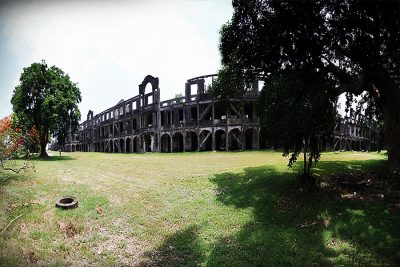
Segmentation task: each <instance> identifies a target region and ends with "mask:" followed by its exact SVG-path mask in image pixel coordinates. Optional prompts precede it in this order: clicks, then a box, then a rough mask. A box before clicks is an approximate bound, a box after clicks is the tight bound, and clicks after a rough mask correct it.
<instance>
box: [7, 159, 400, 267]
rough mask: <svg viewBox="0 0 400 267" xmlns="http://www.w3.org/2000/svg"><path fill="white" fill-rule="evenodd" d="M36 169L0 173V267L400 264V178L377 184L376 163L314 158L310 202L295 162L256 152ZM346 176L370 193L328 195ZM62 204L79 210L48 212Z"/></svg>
mask: <svg viewBox="0 0 400 267" xmlns="http://www.w3.org/2000/svg"><path fill="white" fill-rule="evenodd" d="M34 164H35V170H36V171H35V172H33V171H27V172H24V173H23V174H19V175H15V174H9V173H2V174H0V230H2V229H3V228H4V227H6V225H7V224H8V223H9V222H10V221H11V220H12V219H14V218H15V217H17V216H19V215H21V214H23V215H22V217H20V218H19V219H17V220H16V221H14V222H13V223H12V224H11V225H10V227H9V228H8V229H6V230H5V231H4V233H3V234H2V235H1V236H0V265H5V266H9V265H27V264H29V265H59V266H63V265H74V266H75V265H99V266H104V265H107V266H110V265H117V266H121V265H138V266H282V265H298V266H329V265H363V266H365V265H397V264H400V252H399V251H400V224H399V221H400V214H399V209H398V206H399V205H398V202H399V192H400V190H399V181H398V180H400V179H393V178H390V177H388V176H387V175H385V171H384V170H385V165H386V157H385V155H379V154H377V153H351V152H350V153H347V152H346V153H341V154H334V153H327V154H323V156H322V160H321V162H320V164H319V165H318V166H317V169H316V170H315V171H316V175H317V177H318V178H319V179H318V181H319V183H320V185H321V188H320V189H318V190H316V191H314V192H312V193H310V194H305V193H301V192H299V191H298V190H296V186H297V180H296V177H297V176H296V175H297V174H298V173H299V171H300V169H299V166H301V162H299V163H298V165H297V166H296V167H295V168H294V169H293V170H288V168H287V167H286V164H287V158H283V157H282V156H281V153H274V152H265V151H259V152H238V153H224V152H219V153H216V152H204V153H179V154H150V153H149V154H104V153H81V152H76V153H64V154H63V156H61V157H59V156H53V157H51V158H50V159H49V160H45V161H39V160H38V161H34ZM354 173H357V175H358V176H365V177H366V178H368V179H371V180H372V181H373V184H374V187H373V188H372V189H368V190H366V192H363V191H362V190H361V191H360V192H357V193H354V192H346V191H345V190H339V189H338V188H337V187H336V186H335V181H336V180H337V179H342V178H343V177H347V176H348V177H352V175H354ZM335 179H336V180H335ZM387 188H390V189H391V190H390V192H389V193H388V192H387ZM385 190H386V191H385ZM396 194H397V195H396ZM64 195H74V196H76V197H77V198H78V199H79V207H78V208H77V209H74V210H66V211H64V210H59V209H57V208H55V205H54V204H55V201H56V200H57V199H58V198H59V197H61V196H64Z"/></svg>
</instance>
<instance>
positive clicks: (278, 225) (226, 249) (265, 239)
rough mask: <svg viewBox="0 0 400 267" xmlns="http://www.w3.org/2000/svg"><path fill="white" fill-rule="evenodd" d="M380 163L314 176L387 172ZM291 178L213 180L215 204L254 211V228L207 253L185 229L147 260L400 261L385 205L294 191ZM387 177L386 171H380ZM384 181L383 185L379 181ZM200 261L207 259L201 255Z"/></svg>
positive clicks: (395, 226)
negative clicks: (215, 190)
mask: <svg viewBox="0 0 400 267" xmlns="http://www.w3.org/2000/svg"><path fill="white" fill-rule="evenodd" d="M385 165H386V161H385V160H373V161H330V162H329V161H328V162H320V164H319V165H318V169H317V170H316V172H317V173H320V174H338V173H342V174H343V173H346V172H349V171H357V170H364V171H371V172H377V173H378V174H379V173H380V172H381V171H384V170H385ZM295 173H296V172H294V173H293V172H289V171H287V172H281V171H278V170H277V169H276V168H275V167H274V166H260V167H252V168H246V169H244V171H243V172H242V173H222V174H217V175H215V176H214V177H212V178H211V181H212V182H213V183H215V184H216V186H217V194H216V201H218V202H220V203H222V204H224V205H227V206H233V207H234V208H237V209H245V208H251V209H252V210H253V218H252V220H251V222H248V223H246V224H243V225H242V226H240V227H239V229H238V230H237V231H236V232H235V233H234V234H231V235H228V236H223V237H220V238H219V239H217V240H216V242H213V243H212V244H211V245H209V246H208V247H207V248H206V247H205V246H201V242H200V241H199V238H198V234H197V232H199V231H201V228H200V229H194V228H188V229H186V230H183V231H179V232H177V233H176V234H174V235H172V236H170V237H169V238H167V240H166V241H165V242H164V243H163V244H162V245H161V246H160V247H159V248H157V249H156V250H154V251H151V252H149V253H148V254H147V256H148V257H149V258H150V259H151V261H150V262H149V263H154V264H150V265H154V266H155V265H159V266H173V265H174V266H178V265H179V266H196V265H200V264H201V265H205V266H333V265H361V266H371V265H396V264H399V263H400V262H399V260H400V253H399V251H400V227H399V223H398V222H399V221H400V215H399V212H398V211H397V212H395V213H392V212H389V210H388V206H387V203H385V201H380V202H379V201H375V202H372V201H369V202H368V201H362V200H350V199H340V198H338V197H337V196H333V195H332V194H330V193H329V192H324V191H323V189H318V190H317V192H314V193H311V194H302V193H298V192H297V190H296V187H297V178H296V177H297V176H296V174H295ZM383 173H385V172H383ZM382 179H387V177H386V176H385V175H382ZM204 255H205V256H204Z"/></svg>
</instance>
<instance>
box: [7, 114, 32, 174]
mask: <svg viewBox="0 0 400 267" xmlns="http://www.w3.org/2000/svg"><path fill="white" fill-rule="evenodd" d="M34 135H35V132H34V131H29V132H28V133H27V134H24V133H22V131H21V128H19V127H17V126H16V125H15V123H13V116H12V115H10V116H7V117H5V118H3V119H1V120H0V173H1V172H3V171H12V172H15V173H19V172H20V171H21V170H24V169H27V168H33V165H32V164H29V163H28V162H27V161H25V162H24V163H23V165H22V166H21V165H17V164H16V162H15V161H14V164H10V163H9V162H10V161H12V160H15V159H17V158H19V157H20V156H22V155H25V156H26V155H29V150H27V149H26V148H27V147H28V145H29V144H30V143H31V140H32V139H34V138H35V137H34Z"/></svg>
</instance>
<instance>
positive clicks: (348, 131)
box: [63, 74, 376, 153]
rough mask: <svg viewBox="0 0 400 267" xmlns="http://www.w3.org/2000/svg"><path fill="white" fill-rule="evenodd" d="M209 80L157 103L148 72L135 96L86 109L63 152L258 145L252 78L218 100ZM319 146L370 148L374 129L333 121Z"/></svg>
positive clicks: (154, 84)
mask: <svg viewBox="0 0 400 267" xmlns="http://www.w3.org/2000/svg"><path fill="white" fill-rule="evenodd" d="M214 78H216V75H215V74H212V75H205V76H200V77H196V78H192V79H189V80H187V82H186V84H185V95H184V96H182V97H177V98H174V99H170V100H166V101H160V88H159V80H158V78H155V77H153V76H151V75H148V76H146V77H145V79H144V80H143V82H142V83H141V84H140V85H139V95H137V96H134V97H132V98H130V99H128V100H121V101H119V102H118V104H116V105H115V106H113V107H111V108H109V109H107V110H105V111H103V112H100V113H99V114H97V115H94V114H93V111H89V113H88V114H87V119H86V121H84V122H83V123H82V124H80V126H79V130H78V132H77V133H75V134H72V135H70V136H69V137H68V139H67V144H66V145H65V146H64V147H63V150H64V151H70V152H73V151H92V152H120V153H135V152H184V151H211V150H226V151H232V150H250V149H259V148H260V147H264V146H265V142H262V143H261V144H260V124H259V117H258V114H257V108H256V102H257V100H258V98H259V88H258V82H255V83H254V84H253V87H252V89H251V90H250V91H248V92H247V93H246V94H245V95H244V96H243V97H242V98H241V99H229V101H224V102H220V101H217V100H216V99H215V98H213V96H212V95H211V93H210V92H208V91H207V89H208V87H207V86H206V80H211V83H212V81H213V80H214ZM149 87H150V89H149V90H146V89H148V88H149ZM192 89H194V90H192ZM193 91H194V92H193ZM321 145H322V146H323V147H324V149H326V150H346V149H353V150H371V149H375V148H376V131H375V130H374V128H373V127H371V125H367V126H360V125H358V124H357V122H356V120H354V118H353V119H352V120H351V119H345V120H342V121H339V122H338V123H337V124H336V128H335V136H334V137H333V138H332V140H328V141H324V142H323V143H321Z"/></svg>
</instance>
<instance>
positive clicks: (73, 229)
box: [60, 222, 81, 238]
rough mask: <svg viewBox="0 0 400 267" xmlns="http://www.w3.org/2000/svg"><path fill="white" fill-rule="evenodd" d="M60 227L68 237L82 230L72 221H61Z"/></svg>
mask: <svg viewBox="0 0 400 267" xmlns="http://www.w3.org/2000/svg"><path fill="white" fill-rule="evenodd" d="M60 229H61V231H62V232H63V233H64V235H65V236H66V237H68V238H72V237H74V236H75V235H77V234H79V233H80V232H81V230H80V229H79V228H78V227H77V226H75V225H74V224H73V223H72V222H60Z"/></svg>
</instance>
